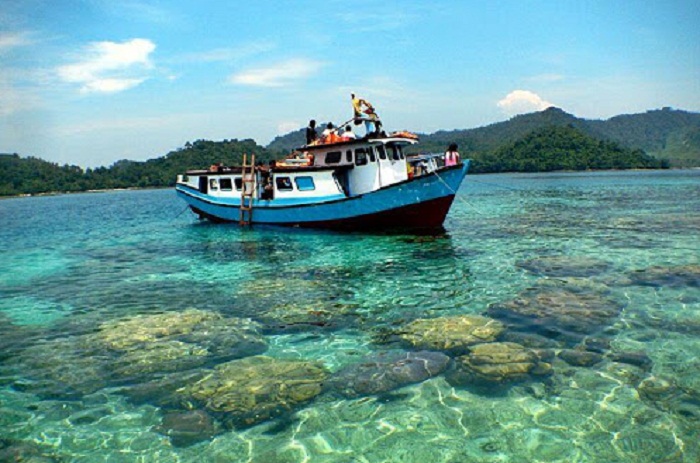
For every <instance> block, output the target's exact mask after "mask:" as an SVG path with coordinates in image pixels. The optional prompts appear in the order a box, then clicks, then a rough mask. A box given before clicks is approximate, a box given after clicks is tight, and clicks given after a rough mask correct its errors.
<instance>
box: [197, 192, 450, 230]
mask: <svg viewBox="0 0 700 463" xmlns="http://www.w3.org/2000/svg"><path fill="white" fill-rule="evenodd" d="M453 200H454V195H449V196H443V197H441V198H437V199H433V200H430V201H425V202H422V203H419V204H411V205H408V206H403V207H399V208H396V209H389V210H387V211H382V212H378V213H375V214H367V215H361V216H357V217H350V218H346V219H338V220H324V221H317V222H289V223H274V224H270V225H281V226H292V227H304V228H326V229H332V230H352V231H362V230H395V229H408V230H420V229H423V230H433V229H439V228H440V227H442V223H443V222H444V221H445V217H446V216H447V213H448V212H449V210H450V206H451V205H452V201H453ZM192 209H193V210H194V212H196V213H197V214H199V215H200V216H204V217H206V218H207V219H209V220H212V221H216V222H221V219H220V218H218V217H214V216H210V215H209V214H206V213H205V212H203V211H201V210H199V209H197V208H194V207H193V208H192ZM256 223H260V222H256Z"/></svg>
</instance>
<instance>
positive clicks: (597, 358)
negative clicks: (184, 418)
mask: <svg viewBox="0 0 700 463" xmlns="http://www.w3.org/2000/svg"><path fill="white" fill-rule="evenodd" d="M557 356H558V357H559V358H560V359H562V360H563V361H565V362H566V363H568V364H569V365H572V366H575V367H590V366H591V365H595V364H596V363H599V362H601V361H602V360H603V356H602V355H600V354H597V353H595V352H588V351H585V350H576V349H564V350H562V351H560V352H559V353H558V354H557Z"/></svg>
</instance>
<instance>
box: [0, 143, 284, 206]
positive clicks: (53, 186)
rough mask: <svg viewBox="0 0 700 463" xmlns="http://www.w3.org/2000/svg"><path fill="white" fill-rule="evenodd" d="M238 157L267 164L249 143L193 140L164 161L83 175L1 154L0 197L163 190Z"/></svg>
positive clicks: (264, 153)
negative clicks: (250, 156) (186, 175)
mask: <svg viewBox="0 0 700 463" xmlns="http://www.w3.org/2000/svg"><path fill="white" fill-rule="evenodd" d="M243 153H255V154H256V159H257V160H259V161H262V162H267V161H268V160H269V159H271V156H270V155H269V154H268V151H267V150H266V149H265V148H263V147H261V146H258V145H256V144H255V142H254V141H253V140H243V141H238V140H224V141H221V142H214V141H207V140H197V141H195V142H194V143H187V144H186V145H185V146H184V147H182V148H180V149H178V150H175V151H171V152H170V153H168V154H166V155H165V156H163V157H160V158H155V159H150V160H148V161H145V162H136V161H128V160H122V161H117V162H115V163H114V164H112V165H111V166H110V167H99V168H97V169H87V170H85V171H83V170H82V169H81V168H80V167H77V166H69V165H64V166H60V165H58V164H55V163H51V162H46V161H43V160H41V159H37V158H33V157H29V158H21V157H20V156H19V155H17V154H12V155H6V154H4V155H0V196H8V195H17V194H37V193H46V192H64V191H87V190H101V189H111V188H133V187H137V188H147V187H166V186H171V185H174V184H175V179H176V178H177V175H178V174H181V173H183V172H185V171H186V170H189V169H197V168H207V167H209V166H210V165H212V164H214V163H216V162H223V163H224V164H227V165H235V164H240V163H241V160H242V158H243Z"/></svg>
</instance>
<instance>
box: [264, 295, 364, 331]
mask: <svg viewBox="0 0 700 463" xmlns="http://www.w3.org/2000/svg"><path fill="white" fill-rule="evenodd" d="M356 317H357V313H356V312H355V306H352V305H349V304H341V303H330V304H328V303H323V302H320V301H317V302H316V303H314V302H306V303H296V302H289V303H284V304H277V305H273V306H271V307H270V308H268V309H266V310H263V311H262V312H261V313H260V314H259V315H256V317H255V318H256V319H257V320H258V321H259V322H260V323H261V324H262V327H263V328H262V329H263V331H264V332H268V333H270V332H272V333H279V332H283V333H289V332H299V331H310V330H334V329H335V330H337V329H340V328H346V327H348V326H349V325H351V324H353V323H354V322H355V319H356Z"/></svg>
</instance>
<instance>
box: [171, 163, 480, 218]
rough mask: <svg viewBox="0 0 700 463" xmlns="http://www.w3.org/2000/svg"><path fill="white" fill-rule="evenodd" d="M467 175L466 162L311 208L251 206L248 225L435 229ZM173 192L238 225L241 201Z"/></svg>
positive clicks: (186, 191) (201, 209)
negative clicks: (250, 218) (250, 216)
mask: <svg viewBox="0 0 700 463" xmlns="http://www.w3.org/2000/svg"><path fill="white" fill-rule="evenodd" d="M468 169H469V161H465V162H464V164H462V165H459V166H454V167H449V168H443V169H440V170H439V171H437V172H435V173H433V174H429V175H425V176H422V177H417V178H413V179H410V180H406V181H404V182H400V183H396V184H393V185H390V186H387V187H384V188H381V189H379V190H376V191H373V192H370V193H366V194H363V195H358V196H350V197H341V198H328V199H326V200H320V201H318V202H313V203H308V202H306V203H303V204H290V203H289V202H288V201H287V202H285V203H276V202H275V200H271V201H260V200H256V201H254V203H253V213H252V220H251V223H253V224H270V225H283V226H298V227H313V228H330V229H344V230H370V229H396V228H399V229H434V228H439V227H441V226H442V223H443V222H444V220H445V217H446V216H447V213H448V212H449V209H450V206H451V205H452V201H453V199H454V196H455V194H456V192H457V190H458V189H459V186H460V185H461V183H462V180H463V179H464V176H465V175H466V174H467V170H468ZM176 191H177V194H178V195H179V196H180V197H181V198H183V199H184V200H185V201H186V202H187V203H188V204H189V205H190V207H191V208H192V210H193V211H194V212H196V213H197V214H199V215H200V216H201V217H204V218H207V219H210V220H213V221H220V222H238V220H239V217H240V209H239V208H240V201H239V200H238V199H236V198H232V199H227V198H218V197H214V196H211V195H207V194H202V193H201V192H199V191H197V190H196V189H193V188H189V187H187V186H185V185H179V184H178V185H177V187H176Z"/></svg>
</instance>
